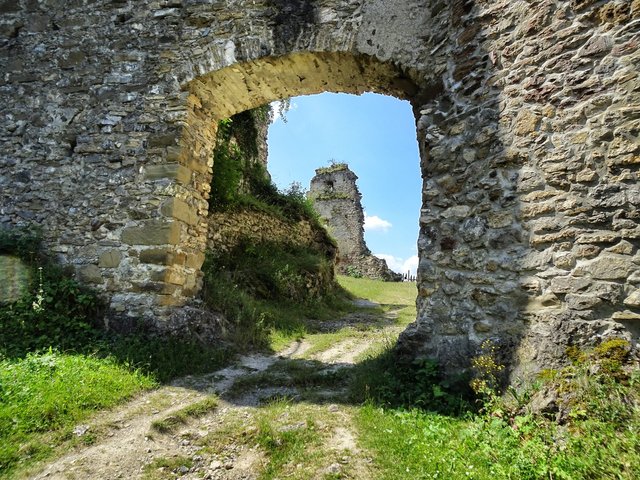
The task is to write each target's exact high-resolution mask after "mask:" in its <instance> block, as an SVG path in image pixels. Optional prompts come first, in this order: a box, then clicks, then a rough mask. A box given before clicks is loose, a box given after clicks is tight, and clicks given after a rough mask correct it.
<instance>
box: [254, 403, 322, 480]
mask: <svg viewBox="0 0 640 480" xmlns="http://www.w3.org/2000/svg"><path fill="white" fill-rule="evenodd" d="M283 420H284V424H283ZM257 426H258V431H257V434H256V440H257V444H258V445H259V446H260V447H261V449H262V450H263V451H264V452H265V454H266V456H267V458H268V460H269V461H268V463H267V465H266V466H265V468H264V470H263V471H262V472H261V475H260V477H259V478H260V479H261V480H272V479H277V478H282V477H283V476H284V475H283V474H287V475H286V476H287V478H311V476H310V475H308V472H302V471H297V472H296V471H294V472H291V469H292V466H293V465H296V464H302V465H305V466H307V467H308V466H309V465H310V464H315V463H317V462H319V461H321V459H322V456H323V453H322V450H321V449H318V448H314V447H317V446H318V445H320V443H321V437H322V432H321V431H320V429H319V428H318V426H317V424H316V421H315V419H314V418H313V417H312V416H305V414H304V409H295V410H294V409H291V408H290V407H289V403H288V402H287V401H285V400H276V401H274V402H273V403H271V404H270V405H268V406H267V407H265V408H264V409H263V410H262V411H261V412H260V416H259V418H258V421H257ZM305 473H307V474H306V475H305Z"/></svg>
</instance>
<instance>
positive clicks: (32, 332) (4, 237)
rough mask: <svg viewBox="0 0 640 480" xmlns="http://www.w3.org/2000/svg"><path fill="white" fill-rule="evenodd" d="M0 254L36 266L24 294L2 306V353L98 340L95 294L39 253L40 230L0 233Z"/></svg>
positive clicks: (18, 352)
mask: <svg viewBox="0 0 640 480" xmlns="http://www.w3.org/2000/svg"><path fill="white" fill-rule="evenodd" d="M0 252H1V253H5V254H13V255H18V256H20V257H21V258H22V259H23V260H24V261H25V262H26V263H27V265H29V267H30V268H31V270H32V275H31V280H32V284H31V285H30V286H29V288H28V290H27V291H26V292H25V293H24V295H23V296H22V298H20V299H19V300H18V301H16V302H13V303H8V304H2V305H0V354H2V355H5V356H10V357H11V356H22V355H24V354H25V353H26V352H30V351H35V350H39V349H46V348H48V347H50V346H56V347H59V348H62V349H69V348H74V347H75V346H76V345H83V344H86V343H89V342H91V341H92V340H94V339H95V338H96V335H97V329H96V326H97V325H96V319H97V318H98V317H99V312H100V307H101V305H100V302H99V301H98V298H97V296H96V295H95V294H94V293H93V292H92V291H91V290H89V289H87V288H85V287H82V286H81V285H80V284H78V283H77V282H76V281H75V280H73V279H71V278H70V276H69V275H68V274H67V272H65V270H64V269H62V268H61V267H59V266H56V265H54V264H53V263H51V262H49V261H48V260H47V259H46V258H45V257H44V256H43V255H42V254H41V252H40V234H39V232H38V231H36V230H32V229H14V230H2V231H0Z"/></svg>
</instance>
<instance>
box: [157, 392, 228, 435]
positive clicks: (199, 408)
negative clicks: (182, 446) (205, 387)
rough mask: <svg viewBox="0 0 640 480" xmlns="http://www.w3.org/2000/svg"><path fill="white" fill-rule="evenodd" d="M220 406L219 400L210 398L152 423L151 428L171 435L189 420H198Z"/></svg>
mask: <svg viewBox="0 0 640 480" xmlns="http://www.w3.org/2000/svg"><path fill="white" fill-rule="evenodd" d="M217 406H218V399H217V398H215V397H208V398H205V399H204V400H201V401H199V402H196V403H192V404H191V405H188V406H187V407H185V408H183V409H181V410H178V411H177V412H174V413H173V414H171V415H169V416H168V417H165V418H162V419H160V420H155V421H153V422H152V423H151V428H153V429H154V430H157V431H158V432H160V433H171V432H173V431H175V430H176V429H177V428H178V427H180V426H182V425H185V424H186V423H187V422H188V421H189V419H191V418H198V417H202V416H203V415H206V414H207V413H209V412H211V411H212V410H214V409H215V408H216V407H217Z"/></svg>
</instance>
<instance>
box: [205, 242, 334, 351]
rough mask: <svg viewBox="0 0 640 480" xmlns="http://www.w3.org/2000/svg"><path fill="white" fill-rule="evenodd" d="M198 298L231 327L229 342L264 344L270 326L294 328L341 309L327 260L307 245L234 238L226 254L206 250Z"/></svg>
mask: <svg viewBox="0 0 640 480" xmlns="http://www.w3.org/2000/svg"><path fill="white" fill-rule="evenodd" d="M203 272H204V275H205V278H204V289H203V296H204V299H205V302H206V304H207V305H208V306H209V308H211V309H215V310H218V311H220V312H222V313H223V314H224V315H225V316H226V317H227V318H228V319H229V320H231V321H232V322H233V323H234V325H235V328H234V332H235V334H236V335H237V337H236V338H235V343H236V344H240V345H244V346H249V345H257V346H265V345H266V344H267V342H268V337H269V333H270V332H271V331H272V330H280V331H285V332H296V333H297V332H300V331H301V330H304V320H303V319H304V318H317V317H318V316H321V315H323V313H324V311H325V310H327V309H330V310H331V309H340V308H343V306H344V303H343V300H342V297H343V296H344V294H343V292H342V291H341V289H340V287H339V286H338V285H337V284H336V283H335V281H334V277H333V264H332V263H331V262H330V261H329V260H328V259H327V258H326V257H325V256H324V255H323V254H322V253H321V252H316V251H314V250H312V249H309V248H304V247H299V246H296V245H293V244H282V243H254V242H253V241H251V240H250V239H246V240H245V241H242V242H240V243H239V244H238V245H237V246H236V247H235V248H234V249H233V250H232V251H230V252H227V253H218V254H213V253H211V252H210V253H209V254H208V256H207V259H206V260H205V263H204V265H203Z"/></svg>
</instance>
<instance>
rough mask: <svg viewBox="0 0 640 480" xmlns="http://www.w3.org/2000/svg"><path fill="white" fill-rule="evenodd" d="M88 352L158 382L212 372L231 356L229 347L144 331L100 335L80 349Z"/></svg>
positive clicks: (231, 350)
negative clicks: (107, 358) (109, 359)
mask: <svg viewBox="0 0 640 480" xmlns="http://www.w3.org/2000/svg"><path fill="white" fill-rule="evenodd" d="M76 349H78V348H76ZM88 350H91V351H93V352H96V355H101V356H105V355H107V356H112V357H114V358H117V359H118V361H119V362H120V363H121V364H122V365H125V366H129V368H133V369H139V370H140V371H142V372H144V373H145V374H147V375H150V376H152V377H153V378H154V379H156V380H157V381H158V382H167V381H169V380H171V379H173V378H176V377H181V376H184V375H197V374H202V373H208V372H211V371H214V370H216V369H218V368H221V367H222V366H223V365H226V364H227V363H229V362H230V361H231V359H232V358H233V357H234V355H235V351H234V349H233V348H231V347H229V346H210V345H205V344H202V343H200V342H197V341H195V340H193V339H189V338H181V337H150V336H149V334H148V332H147V333H145V332H138V333H133V334H130V335H122V334H119V335H116V334H113V333H110V334H109V335H107V334H106V333H103V334H102V336H101V337H100V339H99V340H98V341H96V342H94V343H92V344H89V345H87V346H85V348H84V349H83V351H88Z"/></svg>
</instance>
